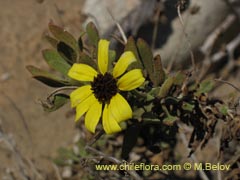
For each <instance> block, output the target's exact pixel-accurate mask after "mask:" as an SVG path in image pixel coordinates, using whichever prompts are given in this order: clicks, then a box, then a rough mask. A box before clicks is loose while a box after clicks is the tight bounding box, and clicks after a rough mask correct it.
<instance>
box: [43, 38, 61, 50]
mask: <svg viewBox="0 0 240 180" xmlns="http://www.w3.org/2000/svg"><path fill="white" fill-rule="evenodd" d="M44 39H46V40H47V41H48V43H49V44H51V45H52V47H53V48H55V49H56V48H57V44H58V40H56V39H54V38H52V37H51V36H49V35H45V36H44Z"/></svg>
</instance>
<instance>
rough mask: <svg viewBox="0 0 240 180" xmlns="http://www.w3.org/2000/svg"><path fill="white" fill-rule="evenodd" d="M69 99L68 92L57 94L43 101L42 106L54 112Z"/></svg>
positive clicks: (45, 109)
mask: <svg viewBox="0 0 240 180" xmlns="http://www.w3.org/2000/svg"><path fill="white" fill-rule="evenodd" d="M68 101H69V96H68V95H66V94H55V95H54V96H53V98H49V99H47V101H45V102H41V103H42V107H43V109H44V111H47V112H53V111H56V110H57V109H59V108H61V107H62V106H63V105H65V104H66V103H67V102H68Z"/></svg>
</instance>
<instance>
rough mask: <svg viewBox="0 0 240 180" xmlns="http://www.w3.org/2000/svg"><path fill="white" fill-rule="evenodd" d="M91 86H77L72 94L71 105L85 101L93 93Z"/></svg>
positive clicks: (74, 105)
mask: <svg viewBox="0 0 240 180" xmlns="http://www.w3.org/2000/svg"><path fill="white" fill-rule="evenodd" d="M92 93H93V92H92V90H91V86H90V85H86V86H82V87H80V88H77V89H76V90H75V91H73V92H72V93H71V94H70V100H71V106H72V107H76V106H77V105H78V104H79V103H81V102H82V101H84V100H85V99H86V98H87V97H89V96H90V95H91V94H92Z"/></svg>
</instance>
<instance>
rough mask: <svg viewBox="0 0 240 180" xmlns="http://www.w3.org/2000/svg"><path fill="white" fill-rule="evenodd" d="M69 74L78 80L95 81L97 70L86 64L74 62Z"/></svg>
mask: <svg viewBox="0 0 240 180" xmlns="http://www.w3.org/2000/svg"><path fill="white" fill-rule="evenodd" d="M68 76H69V77H71V78H72V79H75V80H78V81H93V79H94V77H95V76H97V71H96V70H95V69H93V68H92V67H91V66H89V65H86V64H77V63H75V64H73V66H72V67H71V69H70V70H69V71H68Z"/></svg>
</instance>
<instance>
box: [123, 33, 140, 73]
mask: <svg viewBox="0 0 240 180" xmlns="http://www.w3.org/2000/svg"><path fill="white" fill-rule="evenodd" d="M124 51H131V52H132V53H133V54H134V55H135V57H136V58H137V62H136V63H133V64H132V65H130V68H129V69H135V68H140V69H143V65H142V62H141V60H140V58H139V54H138V50H137V46H136V43H135V41H134V39H133V37H132V36H130V37H129V38H128V40H127V44H126V45H125V48H124Z"/></svg>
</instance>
